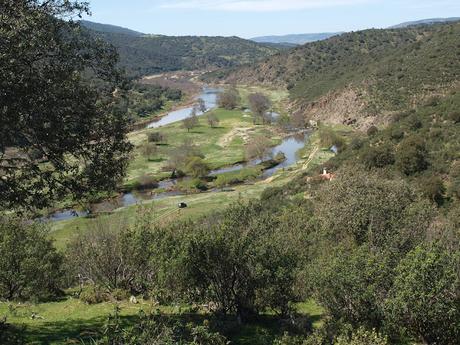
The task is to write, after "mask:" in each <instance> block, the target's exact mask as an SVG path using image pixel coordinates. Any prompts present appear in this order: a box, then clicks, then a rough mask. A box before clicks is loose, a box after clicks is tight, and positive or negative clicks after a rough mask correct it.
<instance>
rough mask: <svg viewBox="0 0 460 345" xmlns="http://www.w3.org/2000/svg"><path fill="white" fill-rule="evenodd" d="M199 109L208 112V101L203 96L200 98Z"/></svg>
mask: <svg viewBox="0 0 460 345" xmlns="http://www.w3.org/2000/svg"><path fill="white" fill-rule="evenodd" d="M197 109H198V110H199V111H200V112H202V113H205V112H206V110H207V108H206V102H205V101H204V99H203V98H198V103H197Z"/></svg>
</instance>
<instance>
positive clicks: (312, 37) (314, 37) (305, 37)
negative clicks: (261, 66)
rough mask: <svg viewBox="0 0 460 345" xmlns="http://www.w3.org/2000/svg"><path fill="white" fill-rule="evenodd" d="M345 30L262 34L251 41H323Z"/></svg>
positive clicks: (287, 42) (299, 43)
mask: <svg viewBox="0 0 460 345" xmlns="http://www.w3.org/2000/svg"><path fill="white" fill-rule="evenodd" d="M342 33H343V32H323V33H312V34H293V35H281V36H276V35H273V36H261V37H254V38H251V41H254V42H258V43H276V44H295V45H301V44H305V43H311V42H316V41H322V40H325V39H328V38H330V37H333V36H337V35H341V34H342Z"/></svg>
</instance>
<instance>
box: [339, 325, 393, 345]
mask: <svg viewBox="0 0 460 345" xmlns="http://www.w3.org/2000/svg"><path fill="white" fill-rule="evenodd" d="M334 345H389V342H388V339H387V338H386V337H383V336H381V335H380V334H379V333H377V331H376V330H375V329H373V330H372V331H368V330H366V329H365V328H362V327H361V328H358V330H356V331H354V332H352V334H351V335H341V336H339V337H338V338H337V340H336V341H334Z"/></svg>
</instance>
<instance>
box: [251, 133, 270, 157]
mask: <svg viewBox="0 0 460 345" xmlns="http://www.w3.org/2000/svg"><path fill="white" fill-rule="evenodd" d="M270 146H271V141H270V140H269V139H268V138H266V137H263V136H259V137H255V138H253V139H252V140H251V141H250V142H249V143H248V144H247V146H246V157H247V159H254V158H256V159H260V160H261V161H263V160H264V159H265V158H267V156H268V155H269V152H270Z"/></svg>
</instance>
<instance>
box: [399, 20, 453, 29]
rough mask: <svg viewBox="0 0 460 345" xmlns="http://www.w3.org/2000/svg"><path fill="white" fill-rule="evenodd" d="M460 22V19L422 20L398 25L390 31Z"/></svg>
mask: <svg viewBox="0 0 460 345" xmlns="http://www.w3.org/2000/svg"><path fill="white" fill-rule="evenodd" d="M458 21H460V17H451V18H430V19H422V20H416V21H411V22H405V23H401V24H398V25H394V26H391V27H390V29H402V28H407V27H410V26H418V25H433V24H439V23H448V22H458Z"/></svg>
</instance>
